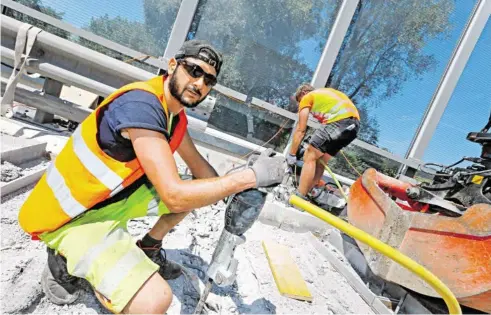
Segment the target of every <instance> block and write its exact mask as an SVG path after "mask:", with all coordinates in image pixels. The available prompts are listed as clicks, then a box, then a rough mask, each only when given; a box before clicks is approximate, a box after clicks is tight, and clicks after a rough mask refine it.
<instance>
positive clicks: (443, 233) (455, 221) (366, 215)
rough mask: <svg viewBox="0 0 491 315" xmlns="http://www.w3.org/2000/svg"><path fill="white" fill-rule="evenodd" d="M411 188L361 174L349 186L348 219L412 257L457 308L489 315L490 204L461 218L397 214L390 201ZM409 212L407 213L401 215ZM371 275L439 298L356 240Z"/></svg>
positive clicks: (416, 206)
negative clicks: (445, 290) (437, 280)
mask: <svg viewBox="0 0 491 315" xmlns="http://www.w3.org/2000/svg"><path fill="white" fill-rule="evenodd" d="M408 187H411V184H408V183H405V182H402V181H400V180H397V179H394V178H391V177H389V176H386V175H383V174H381V173H378V172H377V171H376V170H374V169H369V170H367V171H365V173H364V174H363V176H362V177H360V178H359V179H358V180H357V181H356V182H355V183H354V184H353V185H352V187H351V189H350V194H349V202H348V220H349V222H350V223H351V224H353V225H354V226H356V227H358V228H360V229H362V230H364V231H365V232H367V233H370V234H371V235H373V236H375V237H377V238H378V239H380V240H381V241H383V242H385V243H387V244H389V245H391V246H392V247H394V248H396V249H398V250H399V251H401V252H402V253H404V254H405V255H407V256H409V257H410V258H412V259H414V260H415V261H417V262H418V263H420V264H421V265H423V266H424V267H425V268H427V269H428V270H430V271H431V272H433V273H434V274H435V275H436V276H437V277H438V278H440V279H441V280H442V281H443V282H444V283H445V284H446V285H447V286H448V287H449V288H450V290H451V291H452V292H453V293H454V294H455V296H456V297H457V299H458V300H459V302H460V303H461V304H463V305H466V306H469V307H472V308H475V309H478V310H481V311H484V312H488V313H491V205H487V204H478V205H474V206H472V207H470V208H468V209H467V210H466V211H465V213H464V215H462V216H461V217H446V216H443V215H437V214H428V213H422V212H417V211H420V210H424V208H425V207H426V209H427V205H424V204H421V203H414V204H410V205H409V206H405V208H406V209H405V210H403V209H402V208H401V207H400V206H399V204H398V203H396V202H395V201H394V200H392V199H391V197H398V198H399V199H401V200H406V201H408V198H407V197H406V189H407V188H408ZM406 210H411V211H406ZM358 246H359V247H360V249H361V250H362V252H363V254H364V256H365V258H366V260H367V262H368V264H369V266H370V268H371V269H372V271H373V272H374V273H375V274H376V275H378V276H380V277H382V278H384V279H386V280H388V281H391V282H395V283H397V284H399V285H401V286H404V287H407V288H409V289H411V290H414V291H416V292H419V293H421V294H425V295H428V296H435V297H438V296H439V295H438V294H437V293H436V292H435V291H434V290H433V289H432V288H431V287H430V286H428V285H427V284H426V283H425V282H424V281H423V280H422V279H421V278H419V277H418V276H416V275H415V274H413V273H411V272H410V271H408V270H406V269H405V268H403V267H401V266H400V265H399V264H397V263H395V262H393V261H392V260H390V259H388V258H387V257H385V256H383V255H382V254H380V253H378V252H376V251H375V250H373V249H372V248H370V247H368V246H367V245H365V244H363V243H360V242H358Z"/></svg>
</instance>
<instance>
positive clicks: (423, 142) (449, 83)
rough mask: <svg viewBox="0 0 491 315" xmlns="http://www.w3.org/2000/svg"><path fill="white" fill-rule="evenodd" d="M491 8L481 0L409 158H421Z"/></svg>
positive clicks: (415, 138)
mask: <svg viewBox="0 0 491 315" xmlns="http://www.w3.org/2000/svg"><path fill="white" fill-rule="evenodd" d="M490 12H491V0H480V1H479V2H478V3H477V5H476V7H475V9H474V11H473V13H472V15H471V18H470V20H469V23H468V24H467V27H466V28H465V30H464V32H463V34H462V37H461V38H460V41H459V43H458V44H457V47H456V48H455V50H454V53H453V55H452V58H451V59H450V62H449V64H448V66H447V69H446V70H445V73H444V74H443V77H442V79H441V81H440V84H439V86H438V87H437V89H436V91H435V93H434V95H433V98H432V100H431V102H430V105H429V106H428V108H427V110H426V113H425V115H424V117H423V120H422V122H421V124H420V126H419V128H418V130H417V132H416V135H415V136H414V138H413V141H412V143H411V145H410V147H409V149H408V152H407V153H406V158H416V159H422V158H423V155H424V152H425V150H426V148H427V147H428V144H429V143H430V140H431V138H432V137H433V133H434V132H435V129H436V127H437V126H438V123H439V122H440V119H441V117H442V115H443V113H444V111H445V108H446V107H447V104H448V101H449V100H450V97H451V96H452V93H453V91H454V89H455V86H456V85H457V82H458V80H459V78H460V75H461V74H462V72H463V70H464V68H465V65H466V64H467V61H468V60H469V56H470V55H471V53H472V50H473V49H474V47H475V45H476V42H477V40H478V39H479V36H481V33H482V30H483V29H484V27H485V26H486V22H487V21H488V18H489V15H490Z"/></svg>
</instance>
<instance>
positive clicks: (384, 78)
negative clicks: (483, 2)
mask: <svg viewBox="0 0 491 315" xmlns="http://www.w3.org/2000/svg"><path fill="white" fill-rule="evenodd" d="M475 3H476V1H475V0H474V1H471V0H469V1H454V0H437V1H420V0H405V1H380V0H366V1H360V4H359V7H358V8H357V10H356V12H355V15H354V17H353V21H352V23H351V26H350V28H349V30H348V33H347V36H346V37H345V40H344V43H343V45H342V47H341V51H340V53H339V55H338V58H337V60H336V63H335V65H334V67H333V70H332V72H331V76H330V77H329V79H328V82H327V83H326V85H327V86H330V87H333V88H337V89H339V90H340V91H342V92H344V93H346V94H347V95H348V96H350V97H351V98H352V100H353V101H354V102H355V104H356V105H357V107H358V108H359V109H360V111H361V115H362V129H361V134H360V136H359V139H360V140H364V141H366V142H368V143H371V144H374V145H377V146H379V147H381V148H384V147H385V148H389V149H390V150H391V151H392V152H393V153H395V154H398V155H400V156H404V154H405V153H406V151H407V149H408V147H409V144H410V142H411V140H412V138H413V135H414V133H415V132H416V129H417V127H418V125H419V123H420V121H421V119H422V117H423V114H424V112H425V110H426V107H427V106H428V104H429V102H430V100H431V98H432V95H433V93H434V90H435V89H436V87H437V85H438V83H439V80H440V78H441V76H442V75H443V72H444V70H445V67H446V66H447V64H448V60H449V59H450V57H451V55H452V52H453V50H454V48H455V46H456V44H457V42H458V40H459V38H460V36H461V34H462V31H463V30H464V28H465V25H466V22H467V21H468V19H469V17H470V14H471V12H472V9H473V7H474V5H475Z"/></svg>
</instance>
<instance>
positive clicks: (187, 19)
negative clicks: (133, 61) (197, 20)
mask: <svg viewBox="0 0 491 315" xmlns="http://www.w3.org/2000/svg"><path fill="white" fill-rule="evenodd" d="M198 3H199V0H182V2H181V6H180V7H179V12H177V16H176V20H175V22H174V25H173V26H172V31H171V33H170V36H169V41H168V42H167V47H166V48H165V52H164V57H163V58H164V59H167V60H168V59H170V58H172V57H174V55H175V54H176V53H177V51H178V50H179V48H181V46H182V44H183V43H184V41H185V40H186V36H187V35H188V32H189V28H190V27H191V23H192V22H193V18H194V13H195V12H196V9H197V8H198Z"/></svg>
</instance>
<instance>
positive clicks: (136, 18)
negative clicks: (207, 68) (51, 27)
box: [7, 0, 181, 57]
mask: <svg viewBox="0 0 491 315" xmlns="http://www.w3.org/2000/svg"><path fill="white" fill-rule="evenodd" d="M16 2H19V3H21V4H23V5H26V6H28V7H31V8H33V9H36V10H38V11H41V12H43V13H46V14H48V15H51V16H54V17H56V18H58V19H60V20H63V21H65V22H68V23H70V24H72V25H74V26H77V27H79V28H83V29H85V30H88V31H90V32H93V33H95V34H97V35H99V36H101V37H104V38H107V39H109V40H111V41H114V42H116V43H118V44H121V45H124V46H126V47H129V48H132V49H134V50H137V51H140V52H142V53H144V54H149V55H152V56H155V57H158V56H161V55H163V54H164V50H165V47H166V45H167V41H168V39H169V34H170V32H171V30H172V26H173V24H174V20H175V18H176V16H177V11H178V10H179V7H180V5H181V0H166V1H160V0H120V1H109V0H103V1H101V0H85V1H78V0H42V1H41V0H18V1H16ZM8 10H10V9H8ZM10 11H11V10H10ZM7 15H9V14H7ZM62 32H63V31H62ZM58 33H59V32H58ZM55 34H57V33H55ZM65 34H66V32H65ZM57 35H60V34H57ZM62 35H63V33H62ZM62 37H65V38H67V37H66V36H62ZM142 57H143V56H142Z"/></svg>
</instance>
